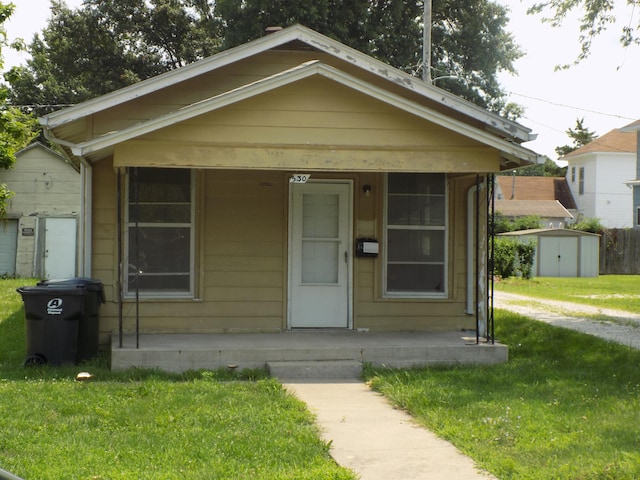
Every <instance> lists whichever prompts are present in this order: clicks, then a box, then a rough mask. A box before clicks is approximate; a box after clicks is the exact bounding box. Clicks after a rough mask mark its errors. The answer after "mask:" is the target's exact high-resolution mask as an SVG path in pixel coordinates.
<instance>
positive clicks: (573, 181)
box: [571, 167, 576, 183]
mask: <svg viewBox="0 0 640 480" xmlns="http://www.w3.org/2000/svg"><path fill="white" fill-rule="evenodd" d="M571 183H576V167H571Z"/></svg>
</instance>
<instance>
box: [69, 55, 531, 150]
mask: <svg viewBox="0 0 640 480" xmlns="http://www.w3.org/2000/svg"><path fill="white" fill-rule="evenodd" d="M315 75H319V76H322V77H325V78H328V79H330V80H333V81H335V82H337V83H340V84H342V85H345V86H348V87H351V88H353V89H355V90H357V91H358V92H360V93H363V94H366V95H369V96H370V97H372V98H375V99H377V100H379V101H382V102H384V103H388V104H390V105H393V106H395V107H397V108H399V109H401V110H403V111H405V112H408V113H411V114H413V115H415V116H418V117H421V118H423V119H425V120H430V121H433V122H437V123H438V124H439V125H442V126H444V127H446V128H449V129H450V130H452V131H455V132H457V133H460V134H463V135H465V136H467V137H469V138H473V139H474V140H477V141H479V142H482V143H484V144H487V145H490V146H492V147H494V148H497V149H502V150H504V151H505V153H510V154H512V155H513V156H515V157H519V156H521V155H522V154H523V152H524V149H522V148H521V147H518V146H517V145H515V144H507V145H505V144H504V142H501V141H500V140H499V139H498V138H496V137H495V136H494V135H491V134H488V133H486V132H483V131H481V130H478V129H476V128H473V127H470V126H469V125H468V124H466V123H464V122H461V121H459V120H455V119H452V118H451V117H448V116H446V115H444V114H442V113H439V112H437V111H435V110H427V109H424V108H423V107H421V106H420V105H418V104H416V103H415V102H412V101H410V100H407V99H405V98H404V97H401V96H399V95H396V94H393V93H391V92H388V91H386V90H383V89H381V88H379V87H376V86H374V85H371V84H369V83H367V82H364V81H362V80H359V79H357V78H355V77H353V76H352V75H349V74H347V73H345V72H343V71H341V70H338V69H337V68H334V67H331V66H329V65H326V64H324V63H322V62H319V61H317V60H315V61H311V62H306V63H303V64H301V65H299V66H297V67H294V68H291V69H288V70H285V71H283V72H280V73H277V74H275V75H272V76H269V77H266V78H264V79H261V80H257V81H255V82H253V83H250V84H247V85H244V86H242V87H239V88H236V89H234V90H230V91H228V92H224V93H222V94H220V95H216V96H214V97H211V98H208V99H205V100H202V101H199V102H197V103H194V104H192V105H189V106H187V107H184V108H181V109H180V110H177V111H174V112H171V113H169V114H166V115H161V116H158V117H156V118H154V119H152V120H149V121H146V122H142V123H138V124H136V125H133V126H131V127H128V128H124V129H122V130H119V131H115V132H111V133H108V134H105V135H102V136H100V137H97V138H93V139H91V140H88V141H86V142H81V143H78V144H77V145H75V146H73V147H71V151H72V152H73V154H74V155H76V156H87V155H91V154H93V153H95V152H100V151H102V150H105V149H108V148H110V147H112V146H113V145H115V144H117V143H120V142H123V141H126V140H130V139H132V138H136V137H138V136H140V135H144V134H146V133H150V132H153V131H155V130H158V129H160V128H164V127H167V126H169V125H173V124H176V123H179V122H182V121H184V120H188V119H190V118H193V117H195V116H198V115H201V114H203V113H209V112H212V111H214V110H218V109H220V108H223V107H225V106H228V105H231V104H233V103H236V102H238V101H241V100H246V99H248V98H251V97H253V96H256V95H259V94H261V93H265V92H268V91H271V90H273V89H275V88H280V87H282V86H284V85H288V84H291V83H294V82H297V81H300V80H302V79H305V78H308V77H311V76H315Z"/></svg>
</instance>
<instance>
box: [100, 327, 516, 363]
mask: <svg viewBox="0 0 640 480" xmlns="http://www.w3.org/2000/svg"><path fill="white" fill-rule="evenodd" d="M139 344H140V348H136V346H135V337H134V336H133V335H126V336H125V337H124V339H123V346H122V348H121V347H120V346H119V338H118V335H117V334H114V335H113V336H112V342H111V368H112V369H114V370H121V369H125V368H128V367H139V368H158V369H161V370H165V371H170V372H184V371H187V370H200V369H210V370H213V369H217V368H220V367H223V368H225V367H228V366H230V365H235V366H237V368H238V369H240V370H242V369H245V368H264V367H265V366H267V365H268V364H270V363H276V362H336V361H351V362H354V361H355V362H359V363H360V364H363V363H370V364H373V365H377V366H380V365H385V366H388V367H399V368H403V367H410V366H414V365H436V364H447V365H461V364H496V363H501V362H505V361H507V358H508V349H507V347H506V346H505V345H502V344H499V343H495V344H493V345H492V344H488V343H482V342H481V343H480V344H476V337H475V333H474V332H470V331H456V332H383V333H360V332H353V331H318V330H313V331H290V332H282V333H255V334H243V333H229V334H141V335H140V342H139Z"/></svg>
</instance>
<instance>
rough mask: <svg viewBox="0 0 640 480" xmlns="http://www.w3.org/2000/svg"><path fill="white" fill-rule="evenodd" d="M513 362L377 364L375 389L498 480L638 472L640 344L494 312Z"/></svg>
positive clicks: (636, 475)
mask: <svg viewBox="0 0 640 480" xmlns="http://www.w3.org/2000/svg"><path fill="white" fill-rule="evenodd" d="M496 334H497V336H498V338H499V339H500V341H501V342H503V343H506V344H507V345H508V346H509V351H510V357H511V359H510V361H509V362H508V363H506V364H502V365H496V366H490V367H459V368H453V369H452V368H426V369H412V370H376V369H372V368H370V367H369V369H368V370H367V377H368V379H369V381H370V384H371V385H372V386H373V388H374V389H376V390H378V391H380V392H382V393H383V394H384V395H386V396H387V397H389V398H390V399H391V400H392V401H393V402H394V403H395V404H397V405H398V406H399V407H401V408H403V409H406V410H407V411H408V412H410V413H411V414H412V415H413V416H414V417H415V418H417V419H418V420H419V421H420V422H421V423H422V424H424V425H425V426H426V427H428V428H429V429H431V430H432V431H434V432H436V433H437V434H438V435H440V436H441V437H443V438H445V439H447V440H449V441H451V442H452V443H454V444H455V445H456V446H457V447H458V448H459V449H460V450H462V451H463V452H464V453H466V454H468V455H469V456H471V457H472V458H474V459H475V460H476V461H477V462H478V463H479V464H480V465H481V466H483V467H484V468H485V469H487V470H488V471H490V472H492V473H493V474H494V475H496V476H497V477H498V478H500V479H503V480H506V479H518V480H522V479H540V480H542V479H544V480H548V479H576V480H577V479H580V480H586V479H611V480H613V479H616V480H620V479H636V478H640V432H639V431H638V428H637V425H639V424H640V370H639V369H638V368H637V366H638V365H639V364H640V352H638V351H636V350H632V349H630V348H628V347H625V346H621V345H617V344H614V343H610V342H606V341H604V340H601V339H599V338H596V337H592V336H588V335H585V334H581V333H578V332H574V331H571V330H566V329H559V328H554V327H552V326H549V325H546V324H544V323H541V322H537V321H534V320H530V319H527V318H525V317H522V316H519V315H516V314H512V313H508V312H506V311H502V310H497V311H496Z"/></svg>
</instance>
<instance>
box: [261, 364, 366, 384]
mask: <svg viewBox="0 0 640 480" xmlns="http://www.w3.org/2000/svg"><path fill="white" fill-rule="evenodd" d="M267 369H268V370H269V373H270V374H271V376H273V377H276V378H280V379H291V380H301V379H305V380H309V379H314V380H347V379H349V380H351V379H360V378H362V363H361V362H358V361H356V360H312V361H291V362H267Z"/></svg>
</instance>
